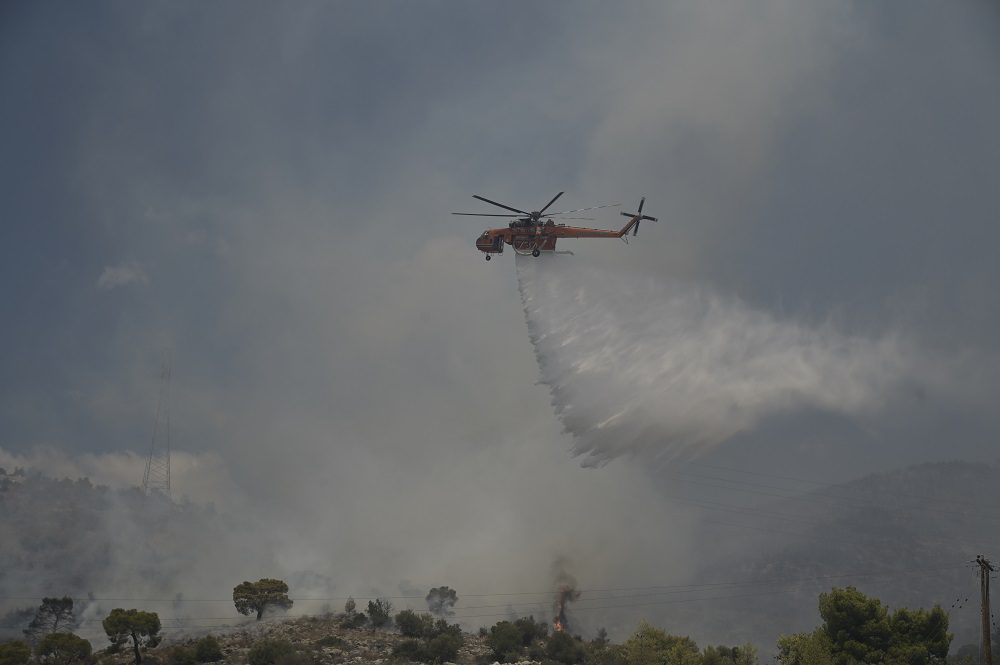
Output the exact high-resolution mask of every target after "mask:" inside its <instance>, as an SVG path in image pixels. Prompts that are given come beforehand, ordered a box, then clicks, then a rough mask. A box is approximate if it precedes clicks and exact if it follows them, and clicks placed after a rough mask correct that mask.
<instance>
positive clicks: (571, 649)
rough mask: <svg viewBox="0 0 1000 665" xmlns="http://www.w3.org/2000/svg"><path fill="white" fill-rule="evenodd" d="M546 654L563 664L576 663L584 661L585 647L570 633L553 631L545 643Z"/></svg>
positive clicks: (574, 664) (572, 664)
mask: <svg viewBox="0 0 1000 665" xmlns="http://www.w3.org/2000/svg"><path fill="white" fill-rule="evenodd" d="M545 655H546V656H547V657H548V658H550V659H551V660H556V661H559V662H560V663H563V665H576V664H577V663H582V662H583V656H584V648H583V644H582V643H581V642H579V641H578V640H576V639H575V638H573V637H572V636H571V635H569V634H568V633H553V635H552V637H550V638H549V641H548V643H547V644H546V645H545Z"/></svg>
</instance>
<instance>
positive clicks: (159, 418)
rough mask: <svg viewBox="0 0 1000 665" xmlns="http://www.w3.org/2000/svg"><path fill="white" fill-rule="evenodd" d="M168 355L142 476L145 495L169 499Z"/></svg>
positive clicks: (162, 372)
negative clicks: (159, 495)
mask: <svg viewBox="0 0 1000 665" xmlns="http://www.w3.org/2000/svg"><path fill="white" fill-rule="evenodd" d="M170 365H171V363H170V355H169V354H167V355H165V356H164V359H163V365H162V366H161V368H160V395H159V398H158V399H157V400H156V415H155V416H154V418H153V440H152V443H150V446H149V458H148V459H147V460H146V472H145V473H143V474H142V491H143V493H145V494H151V493H152V492H154V491H155V492H161V493H163V494H164V495H166V496H167V497H168V498H169V497H170Z"/></svg>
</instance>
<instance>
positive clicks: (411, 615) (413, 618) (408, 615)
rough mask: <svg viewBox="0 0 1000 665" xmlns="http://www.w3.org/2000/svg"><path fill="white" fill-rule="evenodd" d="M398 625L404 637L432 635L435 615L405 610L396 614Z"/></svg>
mask: <svg viewBox="0 0 1000 665" xmlns="http://www.w3.org/2000/svg"><path fill="white" fill-rule="evenodd" d="M396 627H397V628H399V632H400V633H401V634H402V635H403V637H430V636H432V633H433V632H434V617H432V616H431V615H429V614H417V613H416V612H414V611H413V610H403V611H402V612H400V613H399V614H397V615H396Z"/></svg>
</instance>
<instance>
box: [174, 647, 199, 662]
mask: <svg viewBox="0 0 1000 665" xmlns="http://www.w3.org/2000/svg"><path fill="white" fill-rule="evenodd" d="M197 662H198V661H197V660H195V657H194V649H190V648H188V647H177V648H175V649H174V650H172V651H171V652H170V655H168V656H167V663H168V665H195V663H197Z"/></svg>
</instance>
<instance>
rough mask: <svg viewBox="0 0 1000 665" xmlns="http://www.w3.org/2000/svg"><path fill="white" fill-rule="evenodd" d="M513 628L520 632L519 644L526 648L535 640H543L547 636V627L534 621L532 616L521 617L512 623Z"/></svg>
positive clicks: (545, 624)
mask: <svg viewBox="0 0 1000 665" xmlns="http://www.w3.org/2000/svg"><path fill="white" fill-rule="evenodd" d="M514 627H516V628H517V629H518V630H519V631H521V644H522V645H524V646H528V645H529V644H531V643H532V642H534V641H536V640H543V639H545V638H546V637H547V636H548V634H549V626H548V624H547V623H545V622H544V621H535V617H534V616H529V617H521V618H520V619H518V620H517V621H515V622H514Z"/></svg>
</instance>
